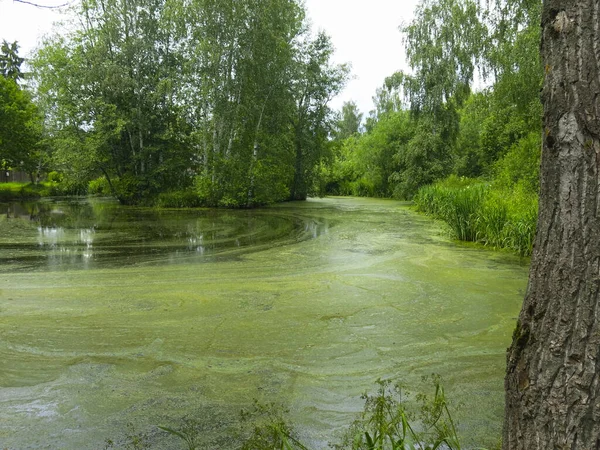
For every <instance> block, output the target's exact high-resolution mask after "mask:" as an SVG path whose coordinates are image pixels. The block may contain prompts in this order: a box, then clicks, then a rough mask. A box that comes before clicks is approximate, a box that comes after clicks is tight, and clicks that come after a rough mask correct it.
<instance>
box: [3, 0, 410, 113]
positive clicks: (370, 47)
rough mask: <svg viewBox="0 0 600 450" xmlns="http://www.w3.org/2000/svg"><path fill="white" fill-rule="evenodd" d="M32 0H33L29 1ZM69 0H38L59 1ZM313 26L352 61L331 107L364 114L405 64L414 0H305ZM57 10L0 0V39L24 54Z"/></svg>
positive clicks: (339, 55)
mask: <svg viewBox="0 0 600 450" xmlns="http://www.w3.org/2000/svg"><path fill="white" fill-rule="evenodd" d="M32 1H34V2H35V1H36V0H32ZM66 1H67V0H37V3H39V4H44V5H59V4H63V3H65V2H66ZM305 1H306V6H307V9H308V14H309V16H310V18H311V21H312V24H313V28H314V30H315V31H317V30H325V31H326V32H327V33H328V34H329V35H330V36H331V37H332V40H333V43H334V45H335V48H336V53H335V56H334V60H335V62H338V63H350V64H351V65H352V75H353V77H354V78H353V79H352V80H351V81H350V82H349V83H348V85H347V87H346V89H345V90H344V91H343V92H342V93H341V94H340V95H339V96H338V97H337V98H335V99H334V101H333V103H332V105H331V106H332V107H334V108H336V109H339V108H340V107H341V105H342V103H343V102H345V101H348V100H354V101H355V102H356V103H357V104H358V106H359V109H360V110H361V111H363V112H364V113H365V115H366V113H368V111H369V110H371V109H372V108H373V102H372V100H371V98H372V97H373V95H374V94H375V89H376V88H377V87H379V86H381V84H382V83H383V80H384V78H385V77H387V76H389V75H391V74H392V73H394V72H395V71H396V70H400V69H406V64H405V62H404V51H403V49H402V37H401V35H400V32H399V31H398V26H399V25H400V24H401V23H403V22H408V21H410V19H411V18H412V13H413V10H414V7H415V5H416V3H417V0H305ZM57 20H61V15H60V14H59V13H58V12H56V11H54V10H49V9H41V8H36V7H33V6H29V5H24V4H21V3H18V2H14V1H13V0H0V40H3V39H6V40H7V41H9V42H12V41H15V40H16V41H18V42H19V44H20V46H21V54H22V55H25V56H26V55H27V54H28V53H29V52H30V51H31V50H32V49H33V48H35V46H36V44H37V42H38V40H39V39H40V38H41V37H42V36H43V35H44V34H47V33H49V32H50V31H51V29H52V23H53V22H55V21H57Z"/></svg>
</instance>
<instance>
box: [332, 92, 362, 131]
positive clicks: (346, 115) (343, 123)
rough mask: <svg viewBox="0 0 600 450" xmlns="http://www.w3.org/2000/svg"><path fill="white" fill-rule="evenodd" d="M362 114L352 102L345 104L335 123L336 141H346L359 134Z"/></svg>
mask: <svg viewBox="0 0 600 450" xmlns="http://www.w3.org/2000/svg"><path fill="white" fill-rule="evenodd" d="M362 117H363V114H362V113H361V112H360V111H359V110H358V106H357V105H356V103H354V102H353V101H350V102H345V103H344V104H343V105H342V110H341V111H340V113H339V118H338V120H337V121H336V123H335V130H334V136H335V138H336V139H338V140H339V139H346V138H347V137H350V136H352V135H354V134H357V133H360V131H361V122H362Z"/></svg>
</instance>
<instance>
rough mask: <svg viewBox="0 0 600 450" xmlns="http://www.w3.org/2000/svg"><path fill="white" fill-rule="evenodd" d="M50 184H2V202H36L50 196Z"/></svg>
mask: <svg viewBox="0 0 600 450" xmlns="http://www.w3.org/2000/svg"><path fill="white" fill-rule="evenodd" d="M49 188H50V186H49V184H48V183H40V184H32V183H2V184H0V202H11V201H22V200H35V199H38V198H40V197H44V196H46V195H48V191H49Z"/></svg>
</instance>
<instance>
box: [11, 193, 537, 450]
mask: <svg viewBox="0 0 600 450" xmlns="http://www.w3.org/2000/svg"><path fill="white" fill-rule="evenodd" d="M0 228H1V229H2V230H3V232H2V233H1V234H0V359H1V360H2V365H1V366H0V443H1V445H2V446H3V447H7V448H102V446H103V445H104V443H105V441H106V439H109V438H116V437H119V436H120V435H122V434H123V433H125V432H126V430H127V425H128V424H133V425H134V426H135V428H136V430H139V431H141V432H146V433H148V434H149V435H150V440H151V441H152V443H153V444H154V445H155V446H156V448H179V447H177V445H179V442H176V441H174V439H173V437H172V436H168V435H167V434H166V433H164V432H161V431H160V430H158V429H157V426H176V425H177V423H180V421H181V420H182V418H186V417H187V418H190V417H191V418H194V420H196V421H198V422H199V423H201V424H203V430H204V431H203V439H206V442H207V443H209V442H213V443H214V442H217V443H221V444H222V445H223V448H227V446H226V443H227V442H228V441H227V439H229V436H231V435H232V433H233V432H232V431H231V430H232V429H233V428H234V427H235V424H236V422H237V418H238V417H239V412H240V410H241V409H242V408H245V407H247V406H249V405H252V403H253V402H254V401H255V400H258V401H261V402H277V403H280V404H282V405H284V406H285V407H286V408H288V409H289V413H288V416H289V419H290V421H291V422H293V423H294V424H295V426H296V429H297V430H298V434H299V436H300V437H301V438H302V440H303V442H305V443H307V445H309V446H310V447H311V448H327V445H328V444H329V443H330V442H333V441H335V440H336V436H337V435H338V433H340V432H341V431H343V430H344V429H345V428H346V427H347V426H348V425H349V424H350V423H351V422H352V420H353V419H354V418H355V416H356V414H357V413H358V412H360V411H361V410H362V407H363V401H362V400H361V398H360V396H361V394H363V393H365V392H372V391H373V390H374V389H375V385H374V383H375V381H376V380H377V379H379V378H381V379H392V380H394V381H398V382H400V383H402V384H404V385H406V386H407V387H408V388H409V389H411V390H414V389H416V388H417V387H418V386H419V383H421V381H420V380H421V378H422V377H423V376H425V375H430V374H432V373H439V374H442V376H443V383H444V387H445V389H446V392H447V396H448V398H449V399H450V400H451V401H452V403H453V404H455V405H460V406H459V407H458V408H457V409H456V418H457V420H458V422H459V435H460V437H461V439H462V441H463V445H464V446H465V448H472V447H474V446H475V445H477V446H488V447H491V446H493V445H495V444H496V443H497V442H498V439H499V436H500V433H501V429H500V428H501V423H502V415H503V408H504V404H503V401H504V391H503V376H504V368H505V354H506V353H505V352H506V348H507V347H508V346H509V344H510V341H511V334H512V332H513V329H514V323H515V318H516V316H517V315H518V312H519V308H520V305H521V302H522V299H523V295H524V289H525V287H526V282H527V270H528V259H524V258H519V257H518V256H515V255H512V254H509V253H504V252H494V251H490V250H488V249H484V248H481V247H478V246H473V245H469V244H461V243H457V242H456V241H453V240H451V239H450V238H449V237H448V233H447V232H446V231H445V230H444V228H443V227H442V225H441V224H440V223H438V222H435V221H433V220H431V219H430V218H428V217H425V216H422V215H419V214H417V213H415V212H414V210H413V208H411V206H410V204H408V203H406V202H400V201H395V200H378V199H364V198H363V199H359V198H341V197H330V198H324V199H309V200H308V201H306V202H288V203H281V204H277V205H273V206H269V207H264V208H259V209H254V210H215V209H184V210H168V209H163V210H158V209H153V208H142V207H134V206H122V205H119V203H118V202H117V201H115V200H109V199H101V198H96V199H92V198H79V199H77V198H74V199H69V200H67V199H64V200H61V199H43V200H41V201H39V202H36V203H24V204H0Z"/></svg>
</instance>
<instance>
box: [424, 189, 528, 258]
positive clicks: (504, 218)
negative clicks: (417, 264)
mask: <svg viewBox="0 0 600 450" xmlns="http://www.w3.org/2000/svg"><path fill="white" fill-rule="evenodd" d="M414 203H415V205H416V207H417V209H418V210H419V211H421V212H424V213H426V214H430V215H432V216H434V217H436V218H438V219H441V220H443V221H445V222H446V223H447V224H448V226H449V227H450V229H451V231H452V234H453V236H454V237H455V238H456V239H459V240H461V241H469V242H479V243H481V244H483V245H487V246H490V247H494V248H506V249H510V250H512V251H514V252H516V253H518V254H519V255H521V256H528V255H530V254H531V251H532V249H533V239H534V236H535V229H536V221H537V211H538V209H537V208H538V207H537V195H536V194H535V193H534V192H531V191H528V190H526V189H524V188H522V187H520V186H516V187H514V188H513V189H511V190H509V189H505V188H499V187H496V186H494V185H489V184H487V183H483V182H481V181H477V180H469V179H465V180H461V179H459V178H458V177H450V178H449V179H447V180H444V181H442V182H438V183H435V184H433V185H429V186H424V187H422V188H421V189H420V190H419V192H418V193H417V195H416V196H415V197H414Z"/></svg>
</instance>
